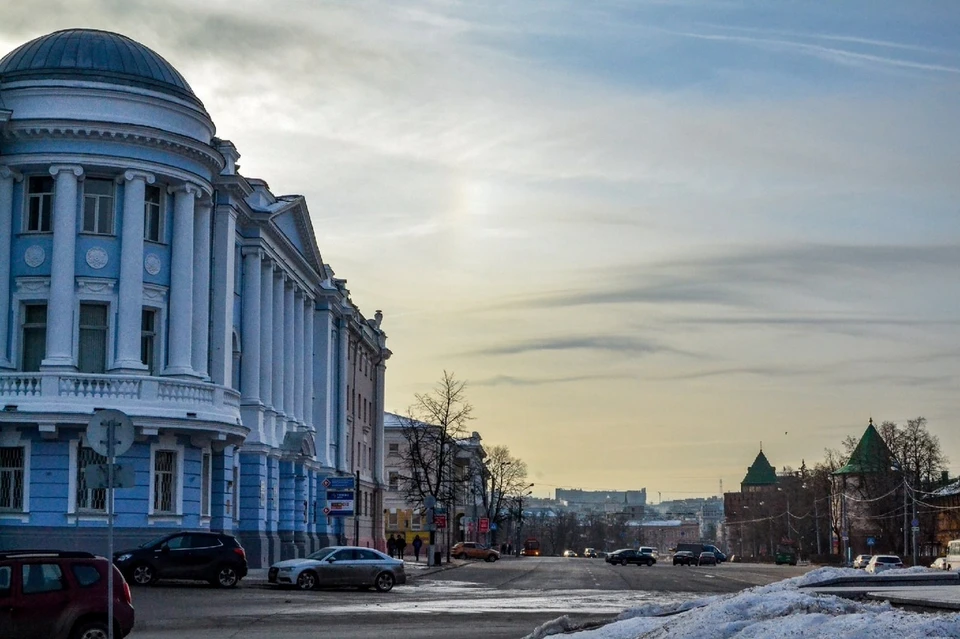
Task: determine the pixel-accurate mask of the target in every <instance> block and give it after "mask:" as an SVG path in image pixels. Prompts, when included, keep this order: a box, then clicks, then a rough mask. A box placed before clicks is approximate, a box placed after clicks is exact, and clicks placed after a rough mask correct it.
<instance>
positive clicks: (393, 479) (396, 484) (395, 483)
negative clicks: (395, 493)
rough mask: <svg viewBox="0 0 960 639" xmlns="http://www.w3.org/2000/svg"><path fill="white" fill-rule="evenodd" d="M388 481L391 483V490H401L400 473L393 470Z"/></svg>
mask: <svg viewBox="0 0 960 639" xmlns="http://www.w3.org/2000/svg"><path fill="white" fill-rule="evenodd" d="M388 481H389V486H390V490H399V489H400V473H398V472H397V471H395V470H391V471H390V475H389V479H388Z"/></svg>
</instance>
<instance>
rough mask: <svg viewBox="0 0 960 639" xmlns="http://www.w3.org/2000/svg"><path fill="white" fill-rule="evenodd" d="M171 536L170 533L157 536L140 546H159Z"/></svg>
mask: <svg viewBox="0 0 960 639" xmlns="http://www.w3.org/2000/svg"><path fill="white" fill-rule="evenodd" d="M169 537H170V536H169V535H164V536H163V537H157V538H156V539H152V540H150V541H147V542H144V543H142V544H140V548H153V547H154V546H159V545H160V544H162V543H163V542H165V541H166V540H167V539H169Z"/></svg>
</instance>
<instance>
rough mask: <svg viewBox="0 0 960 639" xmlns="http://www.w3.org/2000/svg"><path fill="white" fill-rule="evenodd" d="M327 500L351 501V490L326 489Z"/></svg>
mask: <svg viewBox="0 0 960 639" xmlns="http://www.w3.org/2000/svg"><path fill="white" fill-rule="evenodd" d="M327 501H353V491H352V490H328V491H327Z"/></svg>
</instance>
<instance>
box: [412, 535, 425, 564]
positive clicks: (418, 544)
mask: <svg viewBox="0 0 960 639" xmlns="http://www.w3.org/2000/svg"><path fill="white" fill-rule="evenodd" d="M421 548H423V540H422V539H420V535H414V537H413V557H414V559H415V560H416V561H420V549H421Z"/></svg>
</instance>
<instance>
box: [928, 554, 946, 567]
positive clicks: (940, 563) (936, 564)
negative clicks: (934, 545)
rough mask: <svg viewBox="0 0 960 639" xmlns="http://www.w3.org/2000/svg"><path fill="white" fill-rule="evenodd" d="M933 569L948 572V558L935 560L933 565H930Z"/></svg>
mask: <svg viewBox="0 0 960 639" xmlns="http://www.w3.org/2000/svg"><path fill="white" fill-rule="evenodd" d="M930 567H931V568H936V569H937V570H946V569H947V558H946V557H937V558H936V559H934V560H933V563H932V564H930Z"/></svg>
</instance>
